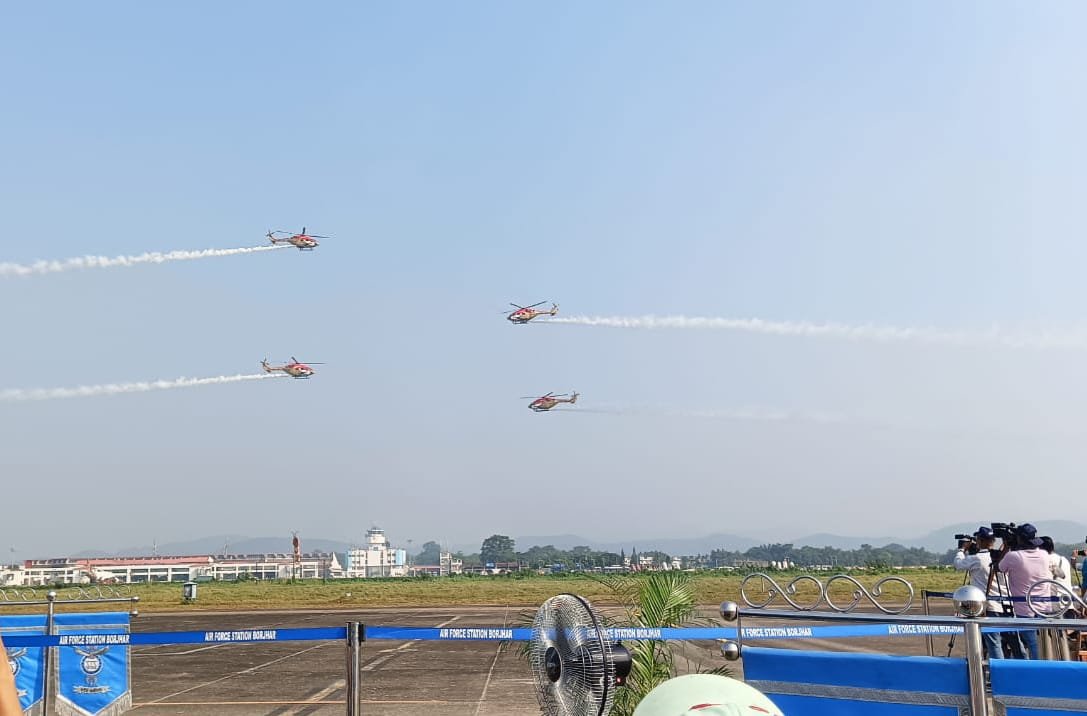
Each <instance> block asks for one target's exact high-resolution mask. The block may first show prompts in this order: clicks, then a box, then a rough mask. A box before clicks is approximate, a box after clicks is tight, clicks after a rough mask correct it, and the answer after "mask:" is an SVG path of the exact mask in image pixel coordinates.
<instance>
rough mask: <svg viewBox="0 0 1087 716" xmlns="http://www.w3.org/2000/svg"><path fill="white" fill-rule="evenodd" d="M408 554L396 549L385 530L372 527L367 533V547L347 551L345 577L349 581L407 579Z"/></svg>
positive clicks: (344, 566)
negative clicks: (390, 542) (370, 578)
mask: <svg viewBox="0 0 1087 716" xmlns="http://www.w3.org/2000/svg"><path fill="white" fill-rule="evenodd" d="M407 574H408V553H407V551H406V550H403V549H394V548H393V547H392V546H390V545H389V540H388V538H386V537H385V530H383V529H381V528H380V527H371V528H370V529H368V530H367V531H366V545H365V546H363V547H352V548H351V549H349V550H347V555H346V558H345V560H344V564H343V576H344V577H347V578H348V579H358V578H365V577H406V576H407Z"/></svg>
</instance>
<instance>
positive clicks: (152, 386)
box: [0, 373, 287, 403]
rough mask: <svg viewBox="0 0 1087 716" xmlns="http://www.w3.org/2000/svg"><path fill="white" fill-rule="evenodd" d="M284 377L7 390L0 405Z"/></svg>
mask: <svg viewBox="0 0 1087 716" xmlns="http://www.w3.org/2000/svg"><path fill="white" fill-rule="evenodd" d="M286 377H287V376H285V375H276V374H272V373H253V374H250V375H220V376H217V377H215V378H177V379H176V380H153V381H147V382H140V383H106V384H104V385H81V386H77V387H75V388H8V389H6V390H0V402H3V403H15V402H25V401H29V400H58V399H62V398H90V397H94V396H96V395H118V394H120V393H146V392H149V391H152V390H171V389H173V388H195V387H196V386H200V385H222V384H225V383H242V382H245V381H250V380H266V379H270V378H286Z"/></svg>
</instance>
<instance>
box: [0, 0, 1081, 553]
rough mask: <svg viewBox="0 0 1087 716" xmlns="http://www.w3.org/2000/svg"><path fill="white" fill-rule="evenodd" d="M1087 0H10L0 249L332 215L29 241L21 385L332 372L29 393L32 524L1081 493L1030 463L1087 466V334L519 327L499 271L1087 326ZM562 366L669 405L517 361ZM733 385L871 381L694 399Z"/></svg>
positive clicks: (1071, 506)
mask: <svg viewBox="0 0 1087 716" xmlns="http://www.w3.org/2000/svg"><path fill="white" fill-rule="evenodd" d="M1085 15H1087V11H1085V10H1084V9H1083V7H1082V6H1080V5H1077V4H1074V3H1048V4H1046V5H1044V6H1035V5H1026V4H1021V3H980V2H977V3H955V4H951V5H948V4H946V3H937V2H920V3H909V4H904V5H892V4H886V3H884V4H872V3H861V2H856V3H847V2H836V3H824V4H819V5H801V4H787V3H760V4H740V3H718V2H705V3H697V2H692V3H685V4H683V5H679V6H677V5H674V4H671V5H669V4H654V3H615V2H606V3H593V4H590V5H586V4H583V3H559V4H550V5H548V6H546V7H545V6H542V5H540V6H535V7H533V6H528V5H523V4H522V5H510V4H504V3H473V4H461V5H458V6H455V7H454V6H443V5H440V4H424V5H420V4H414V5H403V4H400V5H384V6H382V5H378V4H363V3H339V4H325V5H318V6H307V7H305V8H303V7H301V6H298V5H295V4H288V3H278V4H277V3H256V2H252V3H231V4H228V5H223V4H221V3H189V4H186V5H184V6H166V5H160V4H151V5H149V4H146V3H136V2H130V3H112V4H110V5H108V6H100V5H99V6H93V7H92V6H88V5H85V4H77V3H66V4H59V5H55V4H54V5H50V6H48V7H37V6H31V5H24V6H19V7H9V8H6V9H5V10H4V11H3V13H2V16H0V18H2V19H0V25H2V26H3V27H4V28H5V32H4V42H3V43H0V67H2V68H3V70H0V72H2V76H3V86H4V90H5V91H4V95H5V102H4V104H5V111H4V112H0V137H2V139H0V153H2V155H3V156H4V161H3V162H2V163H0V196H2V197H3V199H2V203H0V206H3V209H4V211H3V216H4V221H3V224H4V232H5V236H6V237H7V241H5V242H4V246H5V248H4V251H3V254H2V255H0V261H14V262H29V261H32V260H35V259H38V258H58V259H59V258H65V257H69V256H76V255H82V254H100V255H115V254H138V253H142V252H144V251H156V250H160V251H165V250H172V249H189V248H192V249H199V248H207V247H233V246H248V245H256V244H258V243H259V242H260V241H261V240H262V239H263V234H264V232H265V231H267V230H268V229H270V228H277V229H280V228H282V229H287V228H294V227H300V226H301V225H303V224H305V225H306V226H308V227H309V228H310V230H312V231H314V232H316V233H321V234H331V235H333V236H334V238H333V239H330V240H329V241H327V242H325V244H324V245H322V246H321V247H320V249H319V250H318V251H315V252H313V253H310V254H299V253H297V252H294V251H282V252H271V253H267V254H259V255H254V256H245V257H235V258H222V259H209V260H205V261H200V262H191V263H189V262H186V263H175V264H169V265H164V266H154V267H136V268H129V269H110V270H99V271H87V272H74V273H67V274H63V275H53V276H41V277H31V278H22V279H14V278H8V279H0V300H3V301H4V302H5V304H6V305H7V306H8V311H7V312H6V318H7V320H6V335H7V338H8V341H7V344H6V350H5V356H6V359H5V366H6V369H7V370H6V371H5V376H6V377H5V379H4V381H3V384H2V385H0V388H16V387H37V386H68V385H80V384H95V383H104V382H112V381H128V380H144V379H154V378H173V377H176V376H178V375H191V376H193V375H199V376H203V375H218V374H231V373H237V372H247V371H250V370H252V369H254V368H256V366H257V362H258V361H259V359H260V358H262V357H265V356H266V355H267V356H268V357H270V358H273V359H277V360H281V359H284V358H286V357H287V356H290V355H297V356H298V357H299V358H301V359H303V360H313V361H326V362H327V365H325V366H323V367H322V368H321V370H320V373H319V375H318V376H317V377H316V378H314V379H313V380H311V381H308V382H302V381H273V382H262V383H257V384H243V385H233V386H223V387H214V388H194V389H191V390H186V391H174V392H169V393H150V394H146V395H127V396H117V397H112V398H95V399H83V400H65V401H52V402H43V403H36V404H5V405H0V430H2V431H3V433H4V435H5V440H4V446H5V449H4V451H3V457H0V469H2V471H3V473H4V475H5V476H6V477H7V479H5V481H4V483H5V490H6V491H7V495H6V496H5V500H4V503H5V504H7V505H18V506H20V507H19V508H18V509H10V508H9V509H8V510H5V528H6V531H7V532H9V534H10V536H9V537H6V539H8V540H9V541H10V542H11V543H12V544H14V545H16V546H18V547H19V549H20V550H22V549H24V548H23V545H32V546H33V547H32V548H33V551H34V552H35V553H36V554H41V553H63V552H68V551H78V550H79V549H82V548H84V547H87V546H97V547H102V548H107V549H116V548H121V547H124V546H128V545H140V544H149V543H150V542H151V541H152V540H153V539H157V540H158V541H159V542H160V543H164V542H167V541H172V540H182V539H186V538H188V537H193V536H200V535H206V534H217V533H228V532H229V533H238V534H250V535H268V534H283V535H284V536H285V540H287V539H288V538H289V536H290V530H300V531H301V533H302V534H303V535H307V534H308V535H311V536H313V537H328V538H340V539H358V538H360V537H361V536H362V534H363V533H364V531H365V529H366V528H367V527H369V526H370V524H371V523H372V522H377V523H379V524H380V525H381V526H383V527H384V528H386V529H387V530H388V531H389V533H390V536H391V537H392V538H393V539H394V540H396V539H398V540H401V541H403V540H405V539H408V538H411V539H413V540H415V541H416V542H417V543H421V542H422V541H424V540H426V539H447V540H450V541H455V542H461V543H463V542H472V541H474V540H476V539H482V537H485V536H487V535H488V534H491V533H493V532H500V533H508V534H514V535H516V534H541V533H555V534H558V533H578V534H584V535H587V536H590V537H600V538H624V537H626V536H628V535H646V536H653V535H661V536H671V535H691V534H703V533H709V532H715V531H733V532H740V533H756V532H757V533H759V534H760V535H761V534H765V535H768V536H778V535H780V537H781V538H782V539H788V538H791V537H793V536H796V535H797V534H802V533H804V532H808V531H812V530H816V529H818V530H820V531H835V532H840V533H848V534H864V533H879V534H882V533H887V532H896V531H897V532H901V533H904V534H909V533H910V532H911V531H914V530H916V529H917V528H918V527H919V526H920V527H923V528H924V529H925V530H927V529H930V528H932V527H936V526H939V525H941V524H945V523H951V522H958V521H960V520H962V519H970V518H978V519H998V520H1003V519H1009V520H1014V521H1026V520H1034V521H1040V520H1044V519H1047V518H1054V519H1055V518H1076V517H1078V515H1079V511H1078V510H1077V509H1076V503H1075V502H1074V501H1071V500H1068V501H1065V500H1063V499H1052V498H1050V499H1046V498H1045V497H1043V493H1039V495H1038V499H1037V501H1036V504H1030V503H1029V501H1025V500H1024V499H1023V498H1022V495H1021V494H1020V493H1021V492H1022V486H1023V484H1024V481H1030V482H1035V481H1039V482H1041V483H1044V484H1045V485H1046V489H1045V492H1044V494H1045V495H1050V496H1052V495H1061V494H1071V493H1072V492H1073V491H1074V490H1076V488H1077V487H1078V485H1079V477H1080V469H1081V466H1082V464H1083V458H1084V451H1083V448H1082V447H1081V443H1082V442H1083V441H1082V438H1083V430H1082V429H1081V428H1080V426H1081V425H1082V424H1083V420H1082V419H1083V417H1084V409H1083V405H1084V399H1085V398H1087V391H1085V390H1084V388H1083V387H1082V375H1081V374H1082V370H1081V363H1082V360H1083V354H1082V352H1077V351H1073V350H1051V351H1040V350H1020V351H1016V350H1008V349H999V348H992V347H988V348H984V347H981V348H949V347H939V346H931V345H913V344H894V345H884V344H865V343H862V342H849V341H838V340H832V339H799V338H782V337H771V336H757V335H745V334H736V333H729V332H721V331H717V332H713V331H705V332H699V331H684V330H676V331H654V332H638V331H622V330H614V329H603V328H599V329H597V328H587V327H578V326H548V327H543V326H529V327H523V328H516V327H513V326H509V325H506V324H505V322H504V321H503V320H502V317H501V315H500V314H499V311H501V309H502V308H503V306H505V304H506V303H507V302H508V301H517V302H520V303H524V302H535V301H539V300H543V299H549V300H555V301H558V302H559V303H560V304H561V306H562V310H563V311H564V312H567V313H576V314H604V315H642V314H647V313H656V314H684V315H707V316H730V317H740V318H744V317H760V318H765V319H774V320H808V321H840V322H846V323H866V322H872V323H879V324H895V325H926V326H928V325H931V326H936V327H940V328H946V329H949V330H956V329H963V330H969V329H975V328H985V327H988V326H989V325H991V324H992V323H994V322H997V323H999V324H1001V325H1002V326H1006V327H1014V328H1021V329H1023V330H1035V329H1039V328H1047V329H1052V330H1058V331H1065V330H1082V329H1083V325H1082V323H1083V322H1082V306H1083V303H1084V298H1085V295H1084V294H1085V292H1084V289H1083V282H1082V277H1081V275H1082V266H1083V265H1084V263H1085V262H1087V244H1085V243H1084V242H1083V241H1082V235H1083V223H1084V220H1083V209H1082V198H1081V195H1082V187H1083V185H1084V182H1083V174H1084V169H1083V167H1084V166H1085V163H1087V161H1085V160H1087V140H1085V138H1084V132H1083V127H1084V126H1087V122H1085V120H1087V94H1085V93H1084V91H1083V89H1082V81H1081V78H1082V76H1083V75H1084V70H1085V69H1087V68H1085V64H1087V63H1085V60H1087V50H1084V48H1083V45H1082V41H1081V37H1080V36H1079V33H1078V32H1077V28H1081V27H1082V26H1083V23H1084V21H1085V20H1087V17H1085ZM571 389H577V390H579V391H581V392H582V394H583V399H584V401H585V407H591V406H592V405H593V404H594V402H595V403H596V404H598V405H608V406H619V407H620V408H623V406H643V409H642V410H640V411H639V412H636V414H622V415H611V414H606V413H591V412H587V411H586V412H585V413H584V414H582V415H576V414H570V413H566V414H553V415H534V414H531V413H530V412H529V411H527V410H525V409H524V402H523V401H520V400H518V399H517V398H518V397H519V396H522V395H530V394H534V393H543V392H546V391H549V390H560V391H565V390H571ZM644 406H652V407H651V408H644ZM741 408H760V409H768V410H770V409H772V410H784V411H794V412H796V413H797V414H798V415H801V416H803V415H811V414H815V413H833V414H835V415H840V416H845V418H844V419H843V420H841V421H840V422H836V423H833V424H826V423H820V422H818V421H812V420H806V419H803V417H801V418H799V419H796V420H788V421H780V420H779V421H756V420H728V419H713V418H705V417H701V418H696V417H683V416H677V415H676V414H675V413H677V412H679V413H681V412H683V411H698V410H709V411H729V410H737V409H741ZM619 412H622V411H621V410H620V411H619ZM1009 493H1016V497H1015V498H1011V497H1008V496H1007V495H1008V494H1009ZM843 495H850V496H851V497H850V498H849V499H843ZM1013 508H1014V509H1013ZM1013 512H1014V514H1013ZM605 515H606V517H603V518H602V516H605ZM26 549H28V550H29V549H31V548H30V547H27V548H26ZM20 556H30V555H29V554H22V555H20Z"/></svg>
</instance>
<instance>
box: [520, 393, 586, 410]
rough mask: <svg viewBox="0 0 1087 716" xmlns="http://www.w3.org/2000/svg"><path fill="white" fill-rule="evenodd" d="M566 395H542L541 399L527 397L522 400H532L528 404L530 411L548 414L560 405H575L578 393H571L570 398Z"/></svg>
mask: <svg viewBox="0 0 1087 716" xmlns="http://www.w3.org/2000/svg"><path fill="white" fill-rule="evenodd" d="M566 395H567V394H566V393H559V394H558V395H556V394H555V393H548V394H547V395H541V396H540V397H539V398H533V397H532V396H526V397H524V398H521V399H522V400H531V401H532V402H531V403H529V404H528V409H529V410H531V411H533V412H536V413H546V412H547V411H548V410H551V409H552V408H554V407H555V406H556V405H558V404H559V403H569V404H570V405H573V404H574V403H576V402H577V396H578V394H577V393H571V394H570V397H566Z"/></svg>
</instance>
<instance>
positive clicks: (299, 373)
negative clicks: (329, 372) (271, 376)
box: [260, 356, 324, 378]
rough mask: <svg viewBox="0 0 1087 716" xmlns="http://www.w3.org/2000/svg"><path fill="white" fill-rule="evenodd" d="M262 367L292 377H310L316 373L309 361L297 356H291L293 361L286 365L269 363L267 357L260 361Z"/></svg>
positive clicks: (266, 370) (267, 371) (268, 371)
mask: <svg viewBox="0 0 1087 716" xmlns="http://www.w3.org/2000/svg"><path fill="white" fill-rule="evenodd" d="M313 365H324V364H323V363H314V364H313ZM260 366H261V368H264V372H265V373H275V372H276V371H280V372H282V373H286V374H287V375H289V376H290V377H292V378H309V377H310V376H311V375H313V374H314V373H316V372H317V371H315V370H314V369H313V368H311V367H310V366H309V364H307V363H301V362H299V360H298V359H297V358H295V357H294V356H291V362H290V363H287V364H286V365H268V359H267V358H265V359H264V360H262V361H261V362H260Z"/></svg>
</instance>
